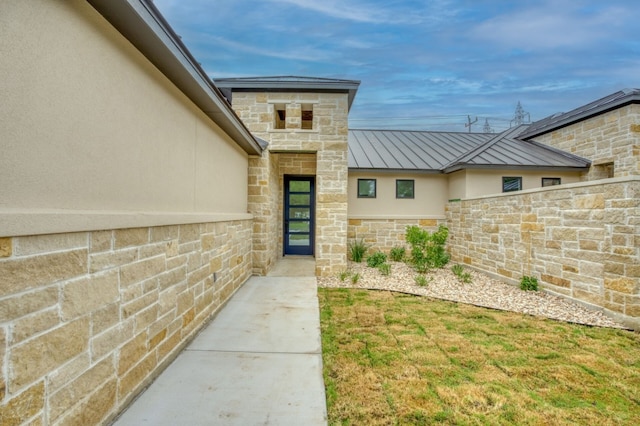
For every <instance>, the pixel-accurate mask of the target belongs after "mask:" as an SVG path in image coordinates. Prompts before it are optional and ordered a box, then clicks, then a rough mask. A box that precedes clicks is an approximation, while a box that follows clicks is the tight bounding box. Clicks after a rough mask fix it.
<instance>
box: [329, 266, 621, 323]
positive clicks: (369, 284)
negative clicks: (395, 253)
mask: <svg viewBox="0 0 640 426" xmlns="http://www.w3.org/2000/svg"><path fill="white" fill-rule="evenodd" d="M390 264H391V273H390V275H388V276H384V275H382V274H381V273H380V272H379V271H378V270H377V269H375V268H369V267H367V266H366V264H364V263H355V262H349V275H348V276H346V277H343V278H344V280H342V279H341V278H340V277H338V276H335V277H318V286H319V287H334V288H362V289H375V290H390V291H398V292H403V293H409V294H415V295H418V296H428V297H434V298H437V299H444V300H450V301H453V302H462V303H469V304H472V305H476V306H482V307H486V308H493V309H500V310H505V311H512V312H520V313H524V314H529V315H535V316H542V317H547V318H552V319H556V320H560V321H567V322H571V323H577V324H586V325H593V326H598V327H613V328H626V327H624V326H623V325H621V324H619V323H617V322H616V321H614V320H612V319H611V318H609V317H607V316H606V315H605V314H603V313H602V312H598V311H593V310H590V309H587V308H585V307H583V306H581V305H578V304H576V303H573V302H571V301H568V300H566V299H563V298H561V297H558V296H553V295H550V294H547V293H545V292H542V291H523V290H520V289H519V288H518V287H516V286H513V285H509V284H506V283H504V282H501V281H498V280H495V279H492V278H489V277H488V276H486V275H484V274H481V273H478V272H476V271H473V270H470V269H465V270H466V272H469V273H470V274H471V277H472V280H471V282H470V283H462V282H460V281H459V280H458V278H457V277H456V276H455V275H454V274H453V273H452V272H451V269H450V267H449V266H447V267H445V268H443V269H437V270H433V271H430V272H429V273H428V274H427V275H426V276H427V279H428V280H429V283H428V284H427V285H426V286H419V285H417V284H416V282H415V277H416V275H418V274H417V273H416V271H415V270H413V269H412V268H411V267H410V266H408V265H407V264H405V263H402V262H390ZM355 274H359V279H358V280H357V282H355V283H354V282H353V280H352V278H353V276H354V275H355Z"/></svg>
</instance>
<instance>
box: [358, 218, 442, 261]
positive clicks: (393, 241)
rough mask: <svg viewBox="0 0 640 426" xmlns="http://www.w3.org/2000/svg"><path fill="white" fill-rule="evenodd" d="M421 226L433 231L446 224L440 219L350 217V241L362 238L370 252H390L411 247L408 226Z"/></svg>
mask: <svg viewBox="0 0 640 426" xmlns="http://www.w3.org/2000/svg"><path fill="white" fill-rule="evenodd" d="M413 225H416V226H419V227H421V228H424V229H427V230H428V231H430V232H433V231H435V230H437V229H438V226H439V225H445V221H444V220H440V219H349V231H348V238H349V243H351V242H353V241H358V240H360V239H362V240H363V241H364V242H365V243H366V244H367V245H368V246H369V252H370V253H372V252H375V251H382V252H384V253H387V254H388V253H389V252H390V251H391V249H392V248H393V247H399V246H402V247H407V252H408V249H409V247H408V246H407V244H406V240H405V234H406V229H407V226H413Z"/></svg>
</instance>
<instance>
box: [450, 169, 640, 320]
mask: <svg viewBox="0 0 640 426" xmlns="http://www.w3.org/2000/svg"><path fill="white" fill-rule="evenodd" d="M447 225H448V227H449V232H450V234H449V235H450V236H449V250H450V252H451V255H452V260H453V261H454V262H460V263H465V264H467V265H470V266H473V267H475V268H477V269H479V270H482V271H485V272H488V273H490V274H495V275H497V276H498V277H500V278H502V279H504V280H505V281H508V282H512V283H519V281H520V278H521V277H522V276H523V275H528V276H534V277H536V278H538V280H539V283H540V284H541V286H542V287H543V288H544V289H545V290H546V291H549V292H551V293H554V294H559V295H562V296H565V297H567V298H570V299H573V300H575V301H578V302H581V303H583V304H585V305H588V306H591V307H594V308H597V309H603V310H604V311H605V312H606V313H607V314H609V315H611V316H612V317H614V318H616V319H617V320H619V321H621V322H623V323H625V324H626V325H628V326H630V327H632V328H635V329H640V179H639V178H619V179H609V180H606V181H600V182H585V183H577V184H571V185H563V186H561V187H558V188H556V187H550V188H542V189H538V190H529V191H522V192H518V193H510V194H503V195H497V196H490V197H482V198H476V199H467V200H462V201H461V202H451V203H449V204H448V206H447Z"/></svg>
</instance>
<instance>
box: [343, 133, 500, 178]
mask: <svg viewBox="0 0 640 426" xmlns="http://www.w3.org/2000/svg"><path fill="white" fill-rule="evenodd" d="M491 137H492V135H490V134H486V133H459V132H420V131H404V130H349V168H350V169H354V170H395V171H420V172H432V173H439V172H440V170H441V169H442V167H444V166H445V165H447V164H448V163H449V162H450V161H451V160H452V159H454V158H457V157H458V156H460V155H462V154H464V153H466V152H468V151H469V150H471V149H473V148H476V147H478V146H480V145H481V144H482V143H483V142H485V141H487V140H488V139H490V138H491Z"/></svg>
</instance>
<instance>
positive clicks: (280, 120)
mask: <svg viewBox="0 0 640 426" xmlns="http://www.w3.org/2000/svg"><path fill="white" fill-rule="evenodd" d="M273 113H274V114H273V116H274V123H273V128H274V129H286V128H287V106H286V105H285V104H275V105H273Z"/></svg>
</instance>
